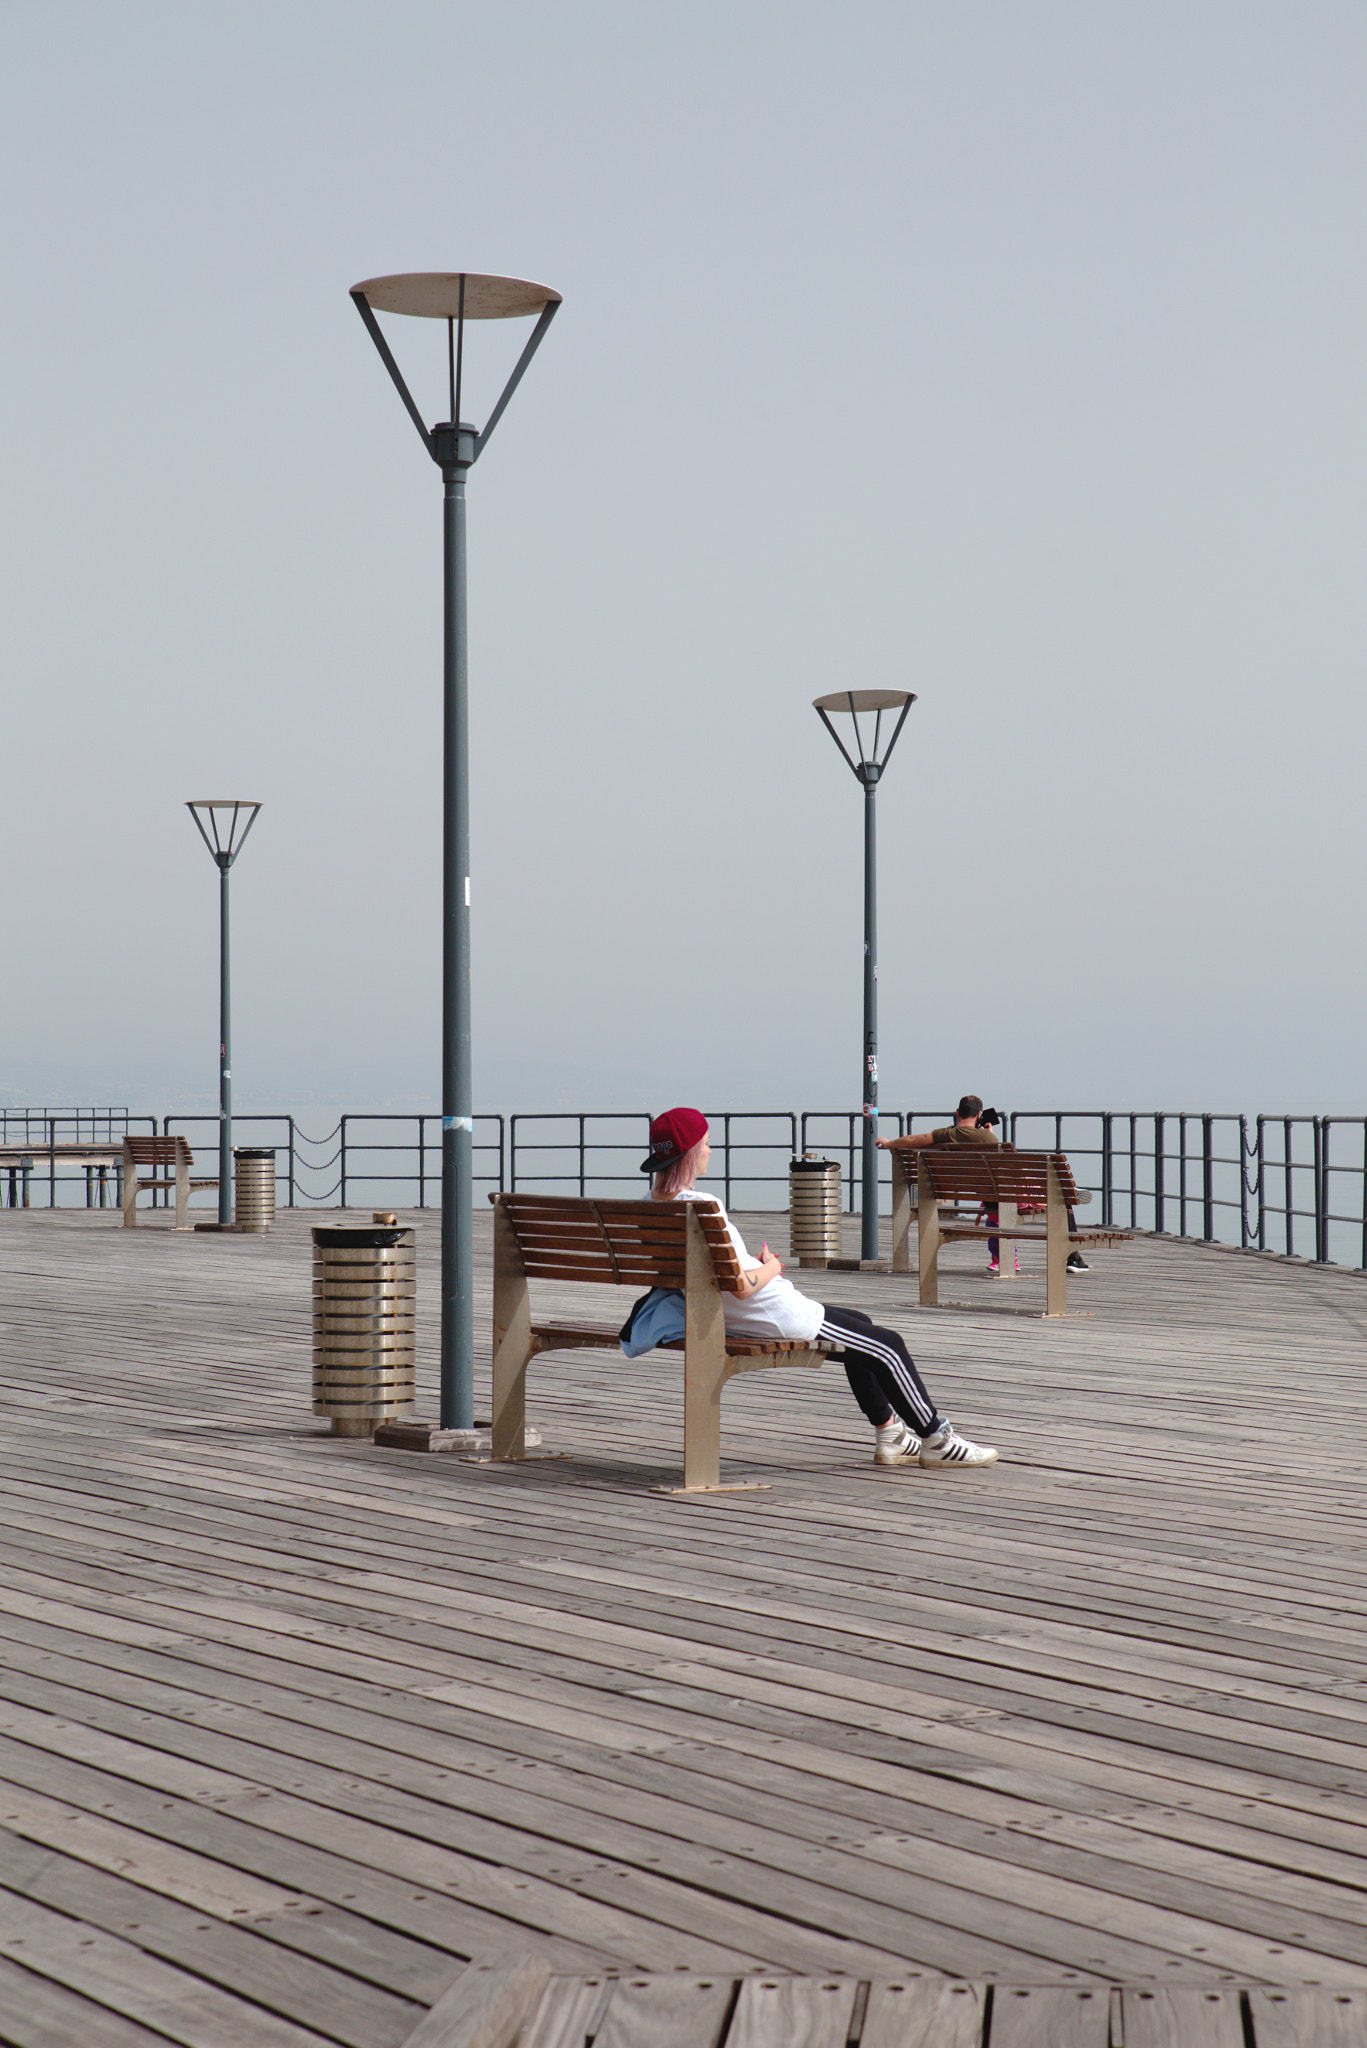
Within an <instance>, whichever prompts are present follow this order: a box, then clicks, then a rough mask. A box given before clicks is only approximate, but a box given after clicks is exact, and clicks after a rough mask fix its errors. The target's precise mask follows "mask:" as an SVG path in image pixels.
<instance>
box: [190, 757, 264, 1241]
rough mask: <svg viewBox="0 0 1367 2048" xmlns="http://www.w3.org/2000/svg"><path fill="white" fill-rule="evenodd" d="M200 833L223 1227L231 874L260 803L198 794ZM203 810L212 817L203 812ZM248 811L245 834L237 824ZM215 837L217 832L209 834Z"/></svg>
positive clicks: (227, 1166) (229, 1216) (228, 1149)
mask: <svg viewBox="0 0 1367 2048" xmlns="http://www.w3.org/2000/svg"><path fill="white" fill-rule="evenodd" d="M185 808H186V809H187V810H188V811H189V813H190V816H191V817H192V818H193V819H194V821H195V823H196V825H198V827H199V834H200V837H201V839H202V840H203V841H204V844H205V845H206V846H207V847H208V849H209V853H210V855H211V857H212V859H213V861H214V863H215V865H216V867H217V868H218V1221H219V1226H220V1228H221V1227H222V1226H223V1225H224V1224H225V1223H231V1222H232V1220H233V1023H232V1017H233V1003H232V983H231V977H230V972H229V966H230V963H229V945H228V873H229V870H230V869H231V867H232V864H233V862H234V861H235V860H236V859H237V856H238V855H239V853H241V851H242V849H243V847H244V846H245V845H246V843H247V834H248V833H249V832H250V831H251V829H252V826H253V825H254V824H255V823H256V814H257V812H258V811H259V810H260V808H261V806H260V804H259V803H251V802H247V801H244V800H243V799H241V798H236V797H198V798H195V799H194V800H193V801H191V802H189V803H187V804H186V807H185ZM201 811H203V812H204V813H205V816H206V817H207V819H208V825H207V827H206V825H205V820H204V818H202V817H201V816H200V812H201ZM220 811H224V812H228V811H230V812H231V813H232V816H231V817H230V818H227V819H226V820H225V823H226V827H227V836H226V838H225V837H224V835H223V831H222V830H221V828H220V825H219V813H220ZM244 812H245V813H246V820H247V821H246V823H245V824H244V825H243V826H242V835H241V837H240V838H239V837H238V831H237V828H238V824H239V821H240V820H241V817H242V814H243V813H244ZM210 835H212V836H210Z"/></svg>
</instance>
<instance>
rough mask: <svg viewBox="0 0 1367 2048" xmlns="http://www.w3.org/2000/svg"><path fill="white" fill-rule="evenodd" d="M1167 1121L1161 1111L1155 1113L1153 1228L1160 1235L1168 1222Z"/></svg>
mask: <svg viewBox="0 0 1367 2048" xmlns="http://www.w3.org/2000/svg"><path fill="white" fill-rule="evenodd" d="M1166 1121H1167V1119H1166V1117H1165V1115H1164V1114H1163V1112H1162V1111H1161V1110H1158V1111H1155V1113H1154V1119H1153V1227H1154V1229H1155V1230H1156V1231H1158V1232H1159V1233H1160V1234H1161V1233H1162V1230H1163V1225H1164V1223H1165V1222H1166V1220H1167V1219H1166V1217H1165V1216H1164V1213H1163V1209H1164V1191H1163V1125H1164V1123H1165V1122H1166Z"/></svg>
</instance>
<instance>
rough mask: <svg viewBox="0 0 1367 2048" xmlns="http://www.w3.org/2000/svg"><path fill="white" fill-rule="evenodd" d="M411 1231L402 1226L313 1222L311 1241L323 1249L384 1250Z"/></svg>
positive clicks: (400, 1241) (341, 1250)
mask: <svg viewBox="0 0 1367 2048" xmlns="http://www.w3.org/2000/svg"><path fill="white" fill-rule="evenodd" d="M410 1235H411V1232H410V1231H409V1230H407V1229H405V1228H403V1227H402V1226H400V1227H399V1228H397V1229H393V1230H391V1229H388V1228H387V1227H385V1226H383V1225H380V1224H374V1223H365V1224H354V1223H315V1225H314V1226H313V1242H314V1243H315V1244H316V1245H319V1246H321V1247H322V1249H323V1250H324V1251H326V1250H328V1249H329V1248H331V1249H332V1250H334V1251H339V1252H362V1251H377V1252H378V1251H386V1250H387V1249H388V1248H389V1247H390V1246H391V1245H396V1244H402V1242H403V1240H404V1239H405V1238H406V1237H408V1236H410Z"/></svg>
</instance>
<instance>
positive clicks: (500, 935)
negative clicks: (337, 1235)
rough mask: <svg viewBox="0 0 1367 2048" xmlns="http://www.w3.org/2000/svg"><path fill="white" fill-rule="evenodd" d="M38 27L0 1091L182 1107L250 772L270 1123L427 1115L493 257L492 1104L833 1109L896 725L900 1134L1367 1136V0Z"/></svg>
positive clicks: (28, 149) (483, 961)
mask: <svg viewBox="0 0 1367 2048" xmlns="http://www.w3.org/2000/svg"><path fill="white" fill-rule="evenodd" d="M0 27H2V29H3V62H2V63H0V92H2V93H3V104H2V105H0V152H3V157H2V159H0V161H2V162H3V183H4V190H5V193H6V201H7V203H6V206H5V217H6V221H7V235H6V239H5V268H4V275H5V278H6V281H7V291H6V297H7V301H8V305H7V312H6V317H5V322H4V355H5V359H6V360H5V374H4V379H3V401H4V409H5V419H4V444H5V449H6V461H5V471H4V476H5V488H4V491H3V522H4V524H3V537H2V538H3V545H2V546H0V574H3V593H4V634H3V660H4V674H5V684H4V701H5V711H4V724H3V732H4V743H5V744H4V751H5V777H4V787H5V792H6V801H5V806H4V853H3V875H4V881H3V897H2V898H0V900H2V901H3V942H2V943H3V957H4V961H5V965H6V975H5V979H6V981H7V983H8V991H7V995H6V1000H5V1002H4V1006H3V1026H2V1027H0V1100H8V1101H25V1100H30V1101H32V1100H39V1101H41V1100H43V1099H48V1100H52V1099H62V1100H67V1101H70V1100H74V1099H77V1098H80V1099H83V1100H92V1099H93V1100H98V1101H112V1102H120V1103H122V1102H128V1103H129V1104H130V1105H131V1106H133V1107H143V1106H146V1105H148V1104H150V1103H152V1102H154V1101H155V1102H156V1104H157V1105H158V1106H164V1107H173V1106H182V1107H190V1106H193V1105H194V1104H195V1103H196V1102H209V1103H212V1102H213V1101H214V1099H215V1097H216V1087H217V1078H216V1075H217V1070H216V1063H215V1050H216V1033H217V1000H218V997H217V971H218V963H217V891H216V878H215V873H214V870H213V867H212V865H211V863H210V861H209V859H208V856H207V854H206V853H205V850H204V848H203V846H202V844H201V843H200V840H199V838H198V836H197V834H196V833H195V831H194V828H193V826H192V824H191V822H190V819H189V817H188V815H187V813H186V811H185V810H184V807H183V806H184V799H185V798H187V797H191V796H198V795H206V796H217V795H226V796H235V795H243V796H249V797H259V798H260V799H262V800H263V802H264V806H265V808H264V809H263V811H262V814H261V817H260V819H259V820H258V823H257V826H256V829H255V832H254V834H253V837H252V839H251V841H250V843H249V845H248V847H247V850H246V852H245V853H244V855H243V857H242V860H241V863H240V864H239V866H238V867H237V868H236V869H235V870H234V880H233V907H234V997H235V1001H234V1036H235V1062H234V1065H235V1094H236V1102H237V1105H238V1107H239V1108H240V1109H242V1110H248V1109H252V1108H260V1109H266V1108H289V1107H299V1106H302V1105H303V1104H304V1103H305V1102H306V1101H308V1100H310V1099H313V1100H317V1101H326V1102H329V1103H343V1104H346V1105H348V1106H350V1107H352V1108H357V1109H360V1108H365V1107H372V1106H374V1107H379V1106H382V1105H392V1106H395V1107H435V1106H436V1105H437V1100H438V1049H439V1038H440V1018H439V969H440V963H439V951H438V947H439V891H440V872H439V871H440V827H441V789H440V753H439V746H440V696H441V633H440V628H441V582H440V562H441V558H440V537H441V488H440V478H439V476H438V473H437V471H436V469H435V468H434V467H433V465H432V464H431V463H430V462H429V461H428V459H427V458H426V456H425V455H424V454H423V452H422V449H421V447H420V446H419V444H418V441H417V437H416V436H415V434H414V433H413V430H412V427H411V425H410V424H409V422H408V421H407V419H406V418H405V416H404V414H403V412H402V410H401V408H400V405H399V402H398V400H397V398H396V396H395V394H394V392H393V390H392V388H391V386H390V384H389V381H388V379H387V378H386V376H385V375H384V372H383V370H382V368H381V366H380V364H379V362H378V360H377V358H376V356H375V354H374V351H373V349H372V347H371V344H370V342H369V341H368V340H367V338H366V335H365V333H364V330H363V328H362V326H361V323H360V321H359V320H358V319H357V317H356V314H355V312H354V311H353V309H352V307H351V304H350V303H349V301H348V298H347V290H348V287H349V286H350V285H352V284H353V283H355V282H356V281H357V280H358V279H360V278H363V277H367V276H371V275H374V274H376V273H381V272H387V271H396V270H407V269H450V268H460V267H464V268H469V269H474V270H492V271H505V272H509V273H511V274H514V275H521V276H526V277H531V278H536V279H540V280H544V281H545V282H547V283H550V284H552V285H554V286H555V287H557V288H558V289H559V290H560V291H561V292H563V294H564V300H565V303H564V306H563V308H562V310H561V313H560V316H559V318H558V319H557V321H556V322H555V324H554V326H553V327H552V329H551V331H550V334H549V337H548V339H547V341H546V343H545V345H544V347H543V349H542V351H541V353H540V355H539V356H538V357H537V359H536V362H535V363H534V365H533V367H532V370H531V372H530V373H529V375H528V376H527V378H526V380H525V382H524V384H523V385H522V387H521V389H520V390H519V392H518V394H517V396H516V398H515V399H514V401H513V404H512V406H511V408H510V410H509V412H508V414H507V415H506V417H505V419H504V420H503V422H502V424H501V425H500V427H499V429H498V432H497V434H496V436H495V437H494V439H493V440H492V441H491V443H490V445H489V448H488V451H487V453H486V454H485V456H484V457H483V459H482V460H481V462H480V463H479V464H478V466H477V467H476V469H475V471H474V472H473V475H472V478H471V484H470V599H471V602H470V614H471V628H470V632H471V640H470V647H471V657H470V665H471V698H472V712H471V716H472V747H473V773H474V794H473V857H472V868H473V888H474V895H473V903H474V962H475V994H474V1016H475V1049H476V1084H477V1097H478V1101H477V1106H479V1107H522V1108H541V1107H548V1106H554V1105H555V1104H557V1103H560V1102H568V1103H572V1104H575V1105H578V1106H595V1105H596V1106H601V1107H608V1106H624V1107H632V1108H635V1107H640V1106H643V1105H650V1104H654V1105H656V1106H659V1104H660V1103H661V1102H663V1101H666V1100H668V1101H675V1100H688V1099H690V1098H696V1099H701V1100H703V1101H705V1102H706V1103H707V1104H708V1105H709V1106H712V1107H724V1106H733V1107H736V1108H744V1107H767V1106H770V1105H774V1104H794V1105H799V1106H800V1105H802V1104H808V1105H812V1106H816V1105H821V1106H843V1105H845V1104H847V1103H848V1104H849V1105H854V1104H856V1103H857V1102H858V1100H859V1060H860V1001H861V984H860V942H861V932H862V927H861V889H862V847H861V831H862V800H861V797H860V794H859V791H858V788H857V786H856V784H855V782H854V779H853V777H852V776H851V775H850V773H849V770H848V769H847V768H846V767H845V766H844V764H843V763H842V762H841V761H840V759H839V757H838V756H837V754H836V752H835V749H834V748H833V747H832V745H831V743H830V741H829V739H828V738H827V736H826V734H825V733H824V731H823V730H822V728H821V726H820V724H819V722H818V720H817V717H816V714H815V713H814V712H813V711H812V710H811V708H810V701H811V699H812V698H813V697H814V696H816V695H817V694H819V693H821V692H823V691H827V690H831V689H835V688H838V687H845V686H855V687H858V686H869V685H879V686H887V687H905V688H909V689H913V690H915V691H917V692H918V693H919V698H920V701H919V702H918V704H917V705H916V706H915V708H914V709H913V711H912V713H911V716H910V718H909V720H908V722H907V725H906V728H905V730H904V732H903V735H902V738H901V741H900V743H899V746H898V751H897V753H896V755H895V756H894V758H893V762H892V766H891V768H890V770H889V774H888V778H887V781H886V783H885V785H884V789H883V793H882V796H881V798H880V803H879V825H880V867H879V875H880V912H881V915H880V948H881V958H882V976H881V1015H880V1027H881V1073H882V1100H883V1102H884V1104H885V1105H886V1106H889V1107H897V1106H901V1105H904V1104H907V1103H910V1102H915V1103H917V1104H918V1105H925V1104H937V1103H939V1102H942V1101H946V1100H949V1099H952V1097H953V1096H956V1095H957V1094H958V1092H959V1091H960V1089H961V1088H964V1087H970V1086H971V1087H974V1088H977V1089H979V1090H980V1091H981V1092H982V1093H983V1094H984V1095H985V1096H988V1097H991V1098H994V1099H996V1100H998V1101H1009V1102H1010V1103H1012V1104H1014V1105H1016V1106H1020V1107H1024V1106H1027V1105H1029V1104H1043V1103H1049V1104H1054V1103H1057V1104H1060V1105H1065V1106H1068V1105H1073V1106H1079V1107H1090V1106H1101V1105H1102V1104H1113V1105H1116V1106H1137V1105H1142V1104H1149V1105H1163V1106H1168V1107H1173V1108H1176V1107H1214V1108H1225V1107H1235V1108H1238V1107H1243V1108H1247V1109H1250V1110H1253V1109H1269V1110H1271V1109H1281V1108H1288V1107H1292V1106H1306V1105H1310V1106H1315V1105H1320V1106H1326V1107H1328V1106H1333V1107H1336V1108H1339V1109H1341V1110H1348V1109H1352V1108H1358V1107H1361V1106H1363V1105H1364V1102H1367V1086H1365V1085H1364V1082H1363V1079H1362V1074H1361V1062H1360V1055H1359V1043H1360V1037H1361V1031H1360V1022H1359V1020H1360V1016H1361V1012H1362V1008H1363V997H1364V987H1363V964H1362V962H1363V946H1362V931H1363V924H1364V864H1363V858H1362V852H1361V839H1362V830H1363V826H1362V809H1363V806H1362V800H1361V795H1360V790H1361V783H1362V763H1363V757H1364V737H1365V734H1364V723H1365V722H1367V712H1365V711H1364V696H1363V689H1362V671H1363V650H1364V645H1365V644H1367V635H1365V634H1364V627H1365V626H1367V579H1364V574H1363V560H1364V539H1365V538H1367V535H1364V513H1365V511H1367V502H1365V500H1367V493H1365V491H1364V484H1365V483H1367V431H1365V430H1367V398H1365V397H1364V392H1365V390H1367V385H1365V383H1364V370H1363V365H1364V355H1365V351H1364V341H1365V340H1367V335H1365V334H1364V328H1365V327H1367V320H1365V318H1364V315H1365V314H1367V277H1365V276H1364V270H1365V267H1367V235H1364V218H1363V216H1364V193H1365V192H1367V182H1365V180H1364V170H1365V169H1367V165H1365V164H1364V157H1367V123H1364V120H1363V106H1364V104H1365V103H1367V93H1365V91H1364V87H1365V86H1367V65H1365V64H1364V59H1365V58H1367V16H1364V13H1363V10H1362V8H1361V6H1360V5H1349V4H1347V0H1296V4H1295V5H1292V4H1289V0H1287V4H1258V0H1180V4H1179V0H1144V4H1142V5H1141V4H1138V0H1134V4H1129V5H1118V4H1106V0H1035V4H1033V5H1031V6H1028V7H1027V6H1025V5H1022V4H1014V0H1013V4H1008V0H979V4H972V0H969V4H963V5H959V6H954V7H944V6H936V7H931V6H928V5H924V4H921V0H897V4H871V0H846V4H844V5H842V6H841V7H839V8H837V7H834V6H818V5H813V4H808V0H781V4H780V0H726V4H725V5H720V4H715V0H694V4H693V5H692V6H690V7H688V8H674V7H671V8H666V7H662V6H660V7H656V6H650V5H645V6H643V5H641V4H640V0H636V4H633V5H626V4H613V0H585V4H582V5H580V6H577V7H574V8H571V7H566V6H553V5H549V4H534V0H503V4H501V5H499V6H489V5H484V6H480V7H475V6H466V5H454V4H437V0H386V4H385V5H383V6H380V5H377V4H358V0H326V4H323V0H271V4H270V5H263V4H259V0H239V4H237V5H235V6H234V7H232V8H230V9H225V8H216V7H209V6H207V5H203V4H194V0H179V4H170V0H122V4H120V5H119V6H118V7H117V8H115V7H110V6H108V5H107V4H90V0H0ZM389 331H390V333H391V337H392V338H393V340H394V343H395V347H396V349H397V350H398V352H399V353H400V357H401V360H402V361H403V362H404V363H405V365H406V367H407V368H408V369H409V370H410V371H411V373H412V381H413V382H414V384H415V386H416V388H417V389H418V393H419V399H420V403H422V404H423V406H424V407H425V409H426V410H427V413H428V417H429V418H437V417H439V416H441V414H442V413H443V412H444V396H443V362H442V350H443V346H444V341H443V334H442V330H441V329H440V327H439V326H437V325H436V324H434V323H428V322H417V321H407V322H392V321H391V322H390V323H389ZM525 332H526V328H525V325H523V324H521V323H518V324H516V325H514V324H510V325H508V326H502V327H501V326H488V327H484V328H482V329H478V330H476V331H475V332H474V334H473V336H472V340H471V348H470V361H469V365H468V378H467V389H468V392H469V404H468V405H467V408H466V409H467V411H471V412H473V413H474V415H475V416H476V418H482V417H483V414H484V412H485V411H486V410H487V408H488V405H489V404H490V403H491V402H492V399H493V397H494V396H495V395H496V392H497V389H498V388H499V386H500V384H501V382H502V377H503V375H504V373H505V372H506V369H507V368H508V367H509V366H510V364H511V361H512V360H513V358H514V356H515V354H516V351H517V349H518V347H520V345H521V340H522V338H523V336H524V335H525Z"/></svg>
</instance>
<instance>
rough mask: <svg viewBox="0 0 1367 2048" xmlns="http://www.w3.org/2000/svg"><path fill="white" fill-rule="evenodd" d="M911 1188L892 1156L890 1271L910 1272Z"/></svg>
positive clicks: (896, 1158)
mask: <svg viewBox="0 0 1367 2048" xmlns="http://www.w3.org/2000/svg"><path fill="white" fill-rule="evenodd" d="M914 1213H915V1212H914V1211H913V1209H912V1206H911V1186H910V1183H909V1182H908V1180H907V1177H906V1175H905V1174H904V1173H903V1171H902V1165H901V1160H900V1158H899V1157H898V1155H897V1154H896V1153H894V1154H893V1168H892V1270H893V1272H894V1273H909V1272H910V1271H911V1219H912V1216H913V1214H914Z"/></svg>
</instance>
